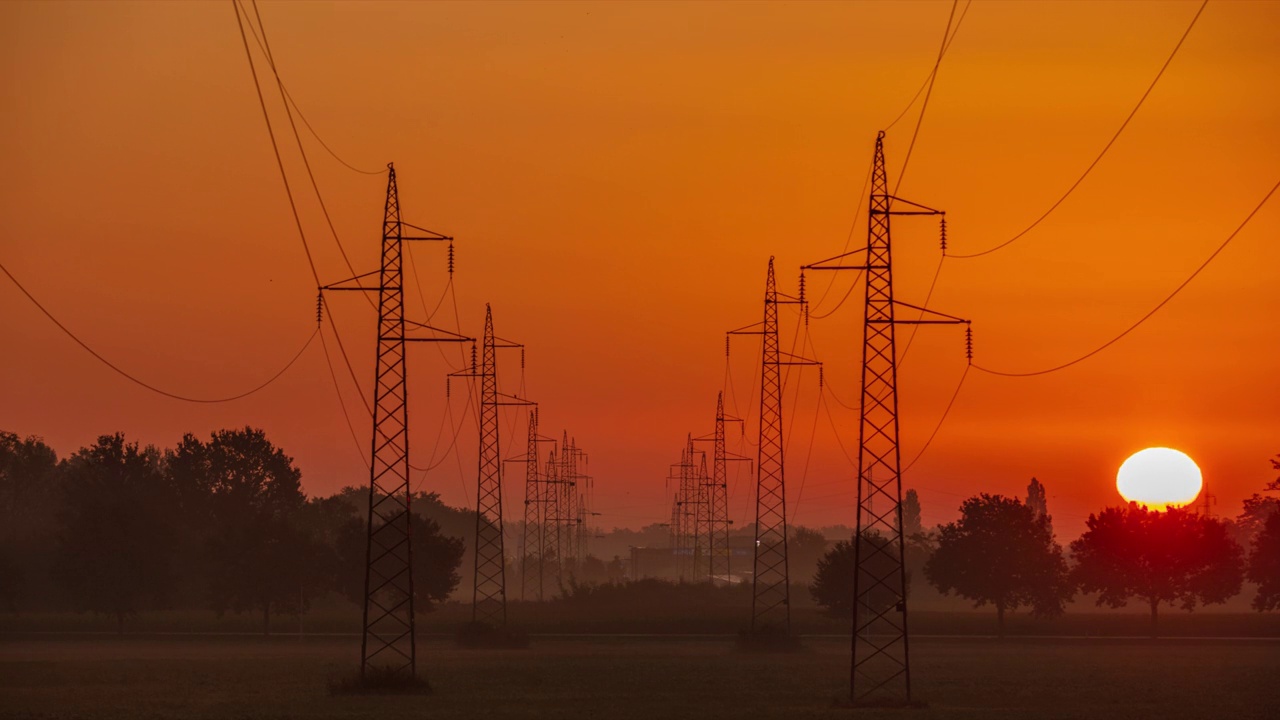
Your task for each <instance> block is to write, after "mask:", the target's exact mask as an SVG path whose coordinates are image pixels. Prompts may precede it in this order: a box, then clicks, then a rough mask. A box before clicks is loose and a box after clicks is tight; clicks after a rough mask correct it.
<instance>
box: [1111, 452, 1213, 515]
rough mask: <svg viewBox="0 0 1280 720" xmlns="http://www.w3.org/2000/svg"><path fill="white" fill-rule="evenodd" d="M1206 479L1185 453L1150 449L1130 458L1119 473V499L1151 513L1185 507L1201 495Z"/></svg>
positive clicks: (1117, 488) (1121, 466)
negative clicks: (1144, 507)
mask: <svg viewBox="0 0 1280 720" xmlns="http://www.w3.org/2000/svg"><path fill="white" fill-rule="evenodd" d="M1203 485H1204V479H1203V478H1202V477H1201V475H1200V468H1199V467H1197V466H1196V463H1195V461H1194V460H1192V459H1191V458H1190V457H1188V456H1187V454H1186V453H1184V452H1180V451H1178V450H1174V449H1173V448H1165V447H1154V448H1147V449H1146V450H1142V451H1139V452H1136V453H1134V454H1133V455H1130V456H1129V459H1128V460H1125V461H1124V463H1123V464H1122V465H1120V470H1119V472H1117V473H1116V490H1119V491H1120V497H1123V498H1124V499H1125V500H1127V501H1129V502H1136V503H1138V504H1139V505H1144V506H1146V507H1148V508H1150V509H1152V510H1166V509H1168V508H1170V507H1182V506H1183V505H1186V504H1187V503H1190V502H1191V501H1192V500H1195V499H1196V496H1197V495H1199V494H1200V488H1201V487H1202V486H1203Z"/></svg>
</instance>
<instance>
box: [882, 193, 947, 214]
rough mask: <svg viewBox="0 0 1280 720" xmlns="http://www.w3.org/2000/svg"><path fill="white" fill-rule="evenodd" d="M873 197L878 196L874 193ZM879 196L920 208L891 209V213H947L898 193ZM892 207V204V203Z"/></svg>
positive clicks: (889, 212)
mask: <svg viewBox="0 0 1280 720" xmlns="http://www.w3.org/2000/svg"><path fill="white" fill-rule="evenodd" d="M872 197H877V196H875V195H873V196H872ZM879 197H882V198H884V199H885V200H891V201H893V202H896V203H902V204H903V205H910V206H911V207H913V208H918V210H889V211H888V213H887V214H889V215H946V214H947V211H946V210H938V209H936V208H931V207H929V206H928V205H921V204H920V203H918V202H912V201H910V200H904V199H903V198H900V197H898V196H896V195H880V196H879ZM890 207H892V206H891V205H890Z"/></svg>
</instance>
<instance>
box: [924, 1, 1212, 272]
mask: <svg viewBox="0 0 1280 720" xmlns="http://www.w3.org/2000/svg"><path fill="white" fill-rule="evenodd" d="M1208 4H1209V0H1204V2H1202V3H1200V7H1199V9H1197V10H1196V14H1195V15H1194V16H1193V17H1192V18H1191V22H1190V23H1189V24H1188V25H1187V29H1186V30H1184V31H1183V32H1182V37H1180V38H1178V44H1177V45H1174V46H1173V52H1171V53H1169V57H1168V58H1165V61H1164V64H1163V65H1161V66H1160V70H1159V72H1157V73H1156V76H1155V79H1153V80H1152V81H1151V84H1150V85H1148V86H1147V90H1146V92H1144V93H1142V97H1140V98H1138V104H1137V105H1134V106H1133V110H1130V111H1129V115H1128V116H1127V117H1126V118H1125V119H1124V122H1122V123H1120V127H1119V128H1118V129H1117V130H1116V132H1115V134H1114V135H1112V136H1111V139H1110V140H1108V141H1107V144H1106V145H1104V146H1103V148H1102V152H1100V153H1098V156H1097V157H1095V158H1094V159H1093V162H1091V163H1089V166H1088V167H1086V168H1085V169H1084V172H1083V173H1081V175H1080V177H1078V178H1076V181H1075V182H1074V183H1071V187H1069V188H1067V191H1066V192H1065V193H1063V194H1062V197H1060V198H1058V199H1057V200H1056V201H1055V202H1054V203H1053V204H1052V205H1050V206H1049V209H1048V210H1045V211H1044V212H1043V213H1041V215H1040V217H1038V218H1036V219H1035V221H1034V222H1032V223H1031V224H1030V225H1028V226H1026V227H1025V228H1023V229H1022V232H1019V233H1018V234H1017V235H1014V236H1013V237H1011V238H1009V239H1008V240H1005V241H1004V242H1002V243H1000V244H999V245H996V246H994V247H990V248H987V249H986V250H983V251H981V252H975V253H968V254H963V255H962V254H954V253H948V254H947V257H953V258H957V259H961V260H967V259H970V258H976V257H982V256H983V255H990V254H991V253H993V252H995V251H997V250H1000V249H1002V248H1005V247H1008V246H1009V245H1010V244H1011V243H1013V242H1014V241H1015V240H1017V239H1019V238H1021V237H1022V236H1023V235H1026V234H1027V233H1029V232H1031V230H1032V229H1033V228H1035V227H1036V226H1037V225H1039V224H1040V223H1041V222H1042V221H1043V220H1044V219H1045V218H1047V217H1049V214H1050V213H1052V212H1053V211H1054V210H1057V209H1058V206H1059V205H1061V204H1062V202H1063V201H1064V200H1066V199H1067V198H1068V197H1069V196H1070V195H1071V193H1073V192H1075V189H1076V188H1078V187H1080V183H1082V182H1084V179H1085V178H1086V177H1088V176H1089V173H1091V172H1093V169H1094V168H1095V167H1097V165H1098V163H1099V162H1101V161H1102V157H1103V156H1104V155H1106V154H1107V151H1108V150H1110V149H1111V146H1112V145H1114V144H1115V142H1116V140H1118V139H1119V138H1120V133H1122V132H1124V129H1125V128H1126V127H1128V126H1129V121H1130V120H1132V119H1133V116H1134V115H1137V114H1138V110H1139V109H1140V108H1141V107H1142V104H1143V103H1144V102H1146V100H1147V96H1149V95H1150V94H1151V91H1152V90H1154V89H1155V87H1156V83H1158V82H1160V78H1161V77H1163V76H1164V71H1165V70H1167V69H1168V68H1169V64H1170V63H1172V62H1173V58H1174V57H1175V56H1176V55H1177V54H1178V50H1179V49H1180V48H1181V47H1182V43H1183V42H1184V41H1185V40H1186V39H1187V36H1188V35H1190V34H1191V29H1192V28H1194V27H1195V26H1196V21H1197V20H1199V19H1200V13H1202V12H1204V8H1205V6H1206V5H1208Z"/></svg>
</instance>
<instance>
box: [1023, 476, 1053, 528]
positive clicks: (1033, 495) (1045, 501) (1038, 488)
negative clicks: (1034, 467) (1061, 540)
mask: <svg viewBox="0 0 1280 720" xmlns="http://www.w3.org/2000/svg"><path fill="white" fill-rule="evenodd" d="M1027 506H1028V507H1030V508H1031V509H1032V510H1034V511H1035V513H1036V515H1037V516H1038V517H1049V497H1048V495H1047V494H1046V493H1045V491H1044V484H1043V483H1041V482H1040V481H1039V480H1037V479H1035V478H1031V482H1030V483H1028V484H1027ZM1049 529H1050V531H1052V530H1053V519H1052V518H1050V519H1049Z"/></svg>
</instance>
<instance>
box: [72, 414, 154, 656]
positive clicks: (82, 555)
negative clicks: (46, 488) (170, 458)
mask: <svg viewBox="0 0 1280 720" xmlns="http://www.w3.org/2000/svg"><path fill="white" fill-rule="evenodd" d="M172 495H173V494H172V492H171V488H170V487H169V486H168V484H167V482H166V480H165V476H164V474H163V472H161V467H160V453H159V452H158V451H157V450H156V449H155V448H152V447H148V448H146V449H139V447H138V444H137V443H128V442H125V439H124V435H123V434H121V433H116V434H115V435H103V436H102V437H100V438H98V441H97V442H96V443H95V444H93V445H91V446H89V447H87V448H82V449H80V450H79V451H77V452H76V453H75V454H74V455H72V456H71V458H70V459H69V460H68V461H67V463H66V468H65V477H64V495H63V518H62V520H63V522H62V524H63V528H62V532H61V534H60V537H59V538H58V544H57V560H56V566H55V577H56V579H57V580H58V582H59V584H60V585H61V587H62V588H63V590H64V592H65V593H66V596H67V598H69V599H70V600H71V602H72V605H73V607H75V609H76V610H79V611H90V612H96V613H102V614H107V615H112V616H114V617H115V618H116V627H117V629H118V630H119V631H121V632H123V631H124V619H125V617H127V616H129V615H134V614H136V613H137V612H138V611H140V610H142V609H143V608H145V607H148V606H162V605H164V604H166V602H167V600H168V597H169V593H170V591H171V589H172V587H173V554H172V545H171V543H170V539H171V537H172V535H173V530H172V523H171V519H172V516H171V514H170V510H171V508H172Z"/></svg>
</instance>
